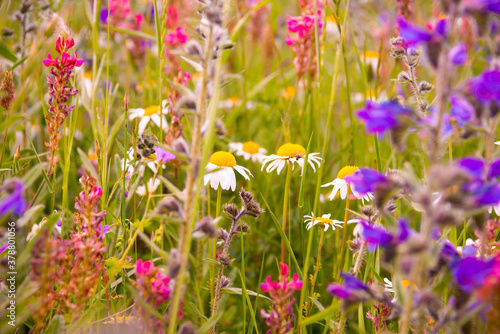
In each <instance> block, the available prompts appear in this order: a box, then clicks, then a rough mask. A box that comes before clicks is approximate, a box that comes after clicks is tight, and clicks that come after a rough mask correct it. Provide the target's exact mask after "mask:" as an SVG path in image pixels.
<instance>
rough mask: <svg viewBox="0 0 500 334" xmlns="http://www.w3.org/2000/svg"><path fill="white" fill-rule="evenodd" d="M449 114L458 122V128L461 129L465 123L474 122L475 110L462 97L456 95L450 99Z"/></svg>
mask: <svg viewBox="0 0 500 334" xmlns="http://www.w3.org/2000/svg"><path fill="white" fill-rule="evenodd" d="M450 103H451V108H450V114H451V116H452V117H453V118H454V119H455V120H456V121H457V122H458V126H459V127H462V126H463V125H464V124H465V123H468V122H474V123H475V121H476V116H475V113H476V110H475V109H474V107H473V106H472V105H471V104H470V103H469V101H467V99H465V98H463V97H458V96H456V95H454V96H452V97H450Z"/></svg>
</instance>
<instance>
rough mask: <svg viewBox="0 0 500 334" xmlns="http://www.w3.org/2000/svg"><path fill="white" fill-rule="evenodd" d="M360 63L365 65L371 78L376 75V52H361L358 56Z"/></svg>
mask: <svg viewBox="0 0 500 334" xmlns="http://www.w3.org/2000/svg"><path fill="white" fill-rule="evenodd" d="M359 58H360V59H361V62H363V63H364V64H365V66H366V67H367V69H368V70H369V71H370V74H371V76H373V77H374V76H375V74H376V73H377V66H378V61H379V54H378V52H376V51H371V50H367V51H366V52H361V53H360V54H359Z"/></svg>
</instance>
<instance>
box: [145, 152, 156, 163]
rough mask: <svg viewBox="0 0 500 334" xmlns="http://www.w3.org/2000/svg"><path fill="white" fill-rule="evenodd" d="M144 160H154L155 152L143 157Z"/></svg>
mask: <svg viewBox="0 0 500 334" xmlns="http://www.w3.org/2000/svg"><path fill="white" fill-rule="evenodd" d="M144 160H145V161H155V160H156V153H153V154H151V155H150V156H149V157H146V158H144Z"/></svg>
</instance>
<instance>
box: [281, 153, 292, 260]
mask: <svg viewBox="0 0 500 334" xmlns="http://www.w3.org/2000/svg"><path fill="white" fill-rule="evenodd" d="M291 181H292V163H287V171H286V183H285V194H284V200H283V232H284V233H285V235H286V226H287V219H288V202H289V199H290V183H291ZM285 258H286V248H285V241H284V240H281V262H283V263H285Z"/></svg>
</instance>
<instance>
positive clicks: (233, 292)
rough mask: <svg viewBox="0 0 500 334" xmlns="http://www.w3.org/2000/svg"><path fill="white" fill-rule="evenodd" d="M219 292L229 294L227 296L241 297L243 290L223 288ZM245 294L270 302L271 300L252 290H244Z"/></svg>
mask: <svg viewBox="0 0 500 334" xmlns="http://www.w3.org/2000/svg"><path fill="white" fill-rule="evenodd" d="M221 292H223V293H226V294H229V295H241V294H242V293H243V289H240V288H223V289H221ZM246 294H247V295H249V296H259V298H264V299H267V300H269V301H270V302H272V300H271V298H269V297H266V296H263V295H261V294H258V293H257V292H255V291H252V290H246Z"/></svg>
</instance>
